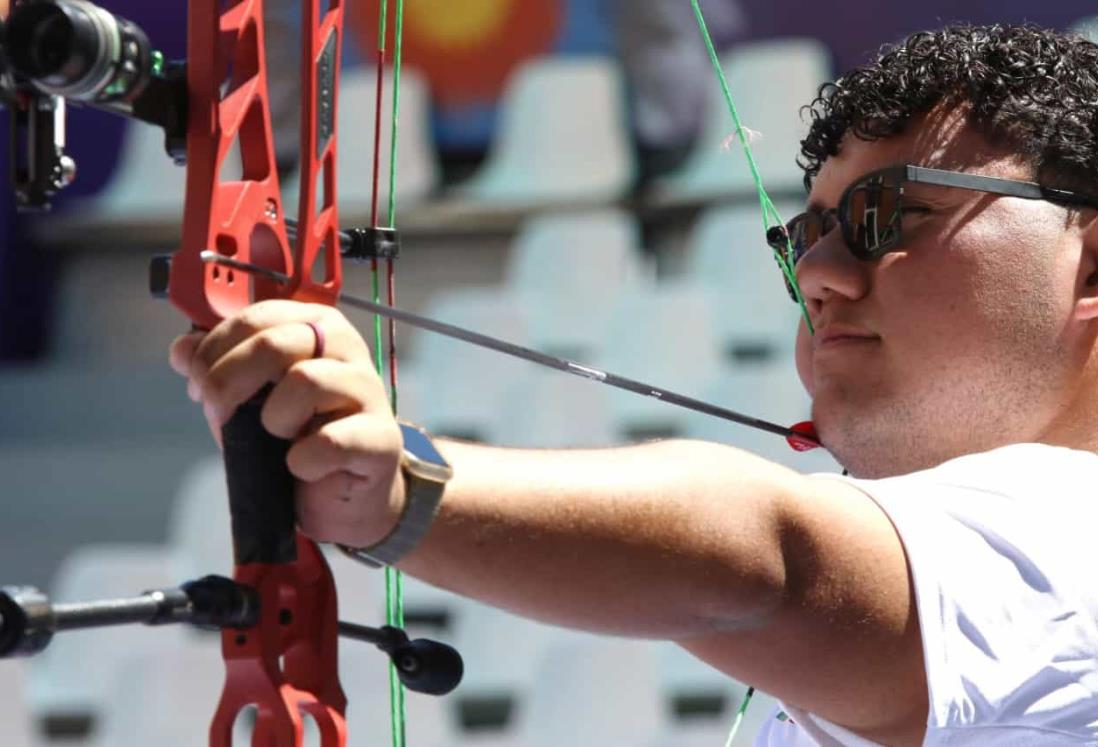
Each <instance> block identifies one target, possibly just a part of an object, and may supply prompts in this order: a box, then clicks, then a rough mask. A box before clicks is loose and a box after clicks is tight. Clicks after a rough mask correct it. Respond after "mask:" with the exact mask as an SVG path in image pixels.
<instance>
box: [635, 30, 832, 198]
mask: <svg viewBox="0 0 1098 747" xmlns="http://www.w3.org/2000/svg"><path fill="white" fill-rule="evenodd" d="M721 66H722V67H723V68H724V72H725V76H726V77H727V78H728V85H729V87H730V88H731V90H732V96H733V98H734V99H735V102H736V109H737V112H738V113H739V115H740V119H741V121H742V122H743V125H744V127H745V128H747V129H748V130H750V131H752V132H754V133H757V135H755V136H751V137H752V139H751V141H750V145H751V149H752V151H753V152H754V155H755V161H756V162H757V164H758V166H759V172H760V175H761V176H762V180H763V184H764V185H765V186H766V188H767V189H768V190H771V191H772V192H775V193H778V192H781V193H787V194H788V193H793V192H798V191H801V190H802V187H801V169H800V168H799V167H798V166H797V164H796V160H795V159H796V156H797V153H798V151H799V147H800V141H801V139H802V138H803V137H804V135H805V133H806V132H807V130H808V127H807V125H806V124H805V123H804V122H803V121H802V119H801V114H800V110H801V107H803V106H804V105H806V104H808V103H809V102H810V101H812V99H813V98H815V96H816V91H817V89H818V87H819V86H820V84H821V83H823V82H825V81H827V80H830V78H831V58H830V53H829V52H828V50H827V48H826V47H825V46H824V45H823V44H822V43H821V42H819V41H817V40H815V39H776V40H768V41H759V42H751V43H748V44H742V45H740V46H738V47H736V48H735V49H734V50H733V51H732V52H730V53H729V54H727V55H725V56H724V57H723V58H722V60H721ZM734 133H735V125H734V124H733V121H732V116H731V114H730V113H729V111H728V106H727V104H726V103H725V99H724V95H723V93H722V92H721V90H720V87H719V86H718V85H717V83H716V81H714V82H713V85H712V88H711V94H710V97H709V108H708V113H707V118H706V123H705V125H704V127H703V131H702V133H701V135H700V136H699V138H698V142H697V143H696V144H695V146H694V148H693V150H692V151H691V154H690V156H689V157H688V158H687V160H686V162H685V163H684V164H683V165H682V166H681V167H680V168H679V169H677V170H676V171H675V172H674V173H672V174H669V175H668V176H666V177H663V178H661V179H658V180H657V181H656V184H655V185H654V195H655V196H656V197H657V198H658V199H660V200H663V201H668V202H688V201H697V200H705V199H712V198H714V197H724V196H728V195H737V196H749V195H753V194H754V183H753V181H752V179H751V173H750V171H749V170H748V166H747V159H746V157H745V156H744V154H743V147H742V144H741V143H740V142H739V140H738V139H737V138H735V137H734Z"/></svg>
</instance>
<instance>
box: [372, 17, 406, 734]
mask: <svg viewBox="0 0 1098 747" xmlns="http://www.w3.org/2000/svg"><path fill="white" fill-rule="evenodd" d="M388 6H389V0H379V2H378V23H377V28H378V33H377V48H378V51H379V52H381V55H379V56H380V58H381V59H382V60H384V50H385V48H386V43H387V31H388V28H387V26H388V24H387V21H388V18H387V16H388ZM394 26H395V27H394V33H393V36H394V39H393V47H394V51H393V121H392V128H391V131H390V135H389V137H390V140H389V204H388V215H387V221H386V222H387V224H388V227H389V228H396V175H397V155H396V149H397V121H398V119H399V113H400V62H401V53H402V51H403V44H402V42H403V36H404V0H396V19H395V24H394ZM383 79H384V76H383V75H382V76H381V77H379V80H383ZM380 155H381V154H380V153H375V154H374V158H375V159H376V158H378V157H380ZM375 199H376V198H375ZM388 261H389V262H392V261H393V260H391V259H390V260H388ZM378 264H379V263H377V262H376V261H375V262H374V265H373V272H372V276H373V277H372V284H373V296H374V302H375V303H381V279H380V273H379V272H378ZM382 337H383V335H382V321H381V317H380V316H375V317H374V351H375V356H376V361H375V366H376V368H377V371H378V373H379V374H381V373H383V372H384V371H385V356H384V354H383V353H382V344H383V341H382ZM389 365H390V366H392V365H393V361H392V359H391V358H390V360H389ZM390 376H392V372H391V371H390ZM390 380H391V381H393V386H391V387H390V389H389V397H390V402H389V404H390V406H391V408H392V410H393V414H394V415H395V414H396V412H397V390H396V386H395V384H396V382H395V378H391V379H390ZM385 618H386V623H387V624H388V625H392V626H393V627H397V628H403V627H404V575H403V574H402V573H401V572H400V571H398V570H397V569H396V568H392V567H387V568H386V569H385ZM406 718H407V713H406V708H405V703H404V685H403V683H401V681H400V677H399V676H398V675H397V670H396V666H395V665H393V664H390V665H389V722H390V734H391V735H392V745H393V747H405V743H406V734H405V722H406Z"/></svg>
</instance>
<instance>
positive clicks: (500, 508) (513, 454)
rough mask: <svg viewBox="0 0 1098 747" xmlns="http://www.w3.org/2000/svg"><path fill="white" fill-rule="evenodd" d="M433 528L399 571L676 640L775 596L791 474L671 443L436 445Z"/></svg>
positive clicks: (750, 459)
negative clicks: (441, 471)
mask: <svg viewBox="0 0 1098 747" xmlns="http://www.w3.org/2000/svg"><path fill="white" fill-rule="evenodd" d="M439 447H440V450H441V451H442V452H443V453H444V455H445V456H446V458H447V459H448V460H449V461H450V463H451V464H452V465H453V467H454V478H453V480H452V481H451V482H450V484H449V485H448V486H447V489H446V495H445V497H444V499H443V503H442V507H441V511H440V513H439V517H438V520H437V522H436V524H435V526H434V527H433V528H432V530H431V532H430V533H429V535H428V536H427V538H426V540H425V541H424V543H423V544H422V545H421V547H420V548H419V549H417V550H416V551H415V552H414V553H413V554H412V555H411V556H410V557H408V558H407V559H405V560H404V561H403V562H402V563H400V567H401V568H402V569H404V570H405V571H407V572H408V573H410V574H411V575H413V576H416V577H419V578H422V579H424V580H425V581H427V582H429V583H433V584H436V585H438V586H441V587H443V588H448V589H451V590H453V591H456V592H458V593H461V594H464V595H467V596H472V597H476V598H479V599H482V600H484V601H486V602H488V603H490V604H495V605H498V606H501V607H504V608H507V609H510V610H513V611H515V612H518V613H520V614H523V615H527V616H530V617H535V618H539V619H542V620H546V621H549V622H553V623H557V624H562V625H569V626H575V627H580V628H585V629H590V630H599V631H604V632H610V633H618V634H624V635H632V636H652V637H667V638H681V637H689V636H691V635H696V634H703V633H709V632H713V631H714V630H716V629H727V628H732V627H736V626H740V625H751V624H752V623H753V621H757V620H759V619H761V618H764V617H765V616H766V614H767V613H768V612H769V611H770V610H772V609H773V608H774V606H775V605H776V604H777V602H778V601H779V600H780V598H781V596H782V593H783V589H784V583H785V563H784V560H783V554H782V542H781V531H780V524H781V522H780V516H781V511H780V505H781V502H782V499H783V497H784V496H786V495H788V494H789V492H790V491H794V490H797V489H798V486H799V481H801V480H802V479H803V478H802V477H800V476H799V475H797V474H796V473H793V472H790V471H788V470H786V469H784V468H782V467H779V466H777V465H774V464H772V463H769V462H766V461H764V460H762V459H759V458H758V457H755V456H752V455H750V454H748V453H746V452H743V451H739V450H737V449H732V448H730V447H723V446H717V445H714V444H706V443H701V442H693V441H666V442H659V443H651V444H645V445H641V446H634V447H628V448H620V449H607V450H584V451H579V450H577V451H528V450H511V449H496V448H491V447H481V446H473V445H468V444H460V443H454V442H445V441H443V442H441V443H440V444H439Z"/></svg>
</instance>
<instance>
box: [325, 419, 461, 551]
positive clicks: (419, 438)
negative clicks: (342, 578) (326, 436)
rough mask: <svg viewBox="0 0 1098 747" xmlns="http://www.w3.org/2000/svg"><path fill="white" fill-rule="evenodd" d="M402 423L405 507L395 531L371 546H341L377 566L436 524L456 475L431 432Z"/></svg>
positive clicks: (409, 547)
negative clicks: (435, 443) (441, 504)
mask: <svg viewBox="0 0 1098 747" xmlns="http://www.w3.org/2000/svg"><path fill="white" fill-rule="evenodd" d="M398 425H399V426H400V432H401V435H402V436H403V438H404V453H403V454H402V456H401V463H400V469H401V472H402V473H403V474H404V510H403V511H401V513H400V518H399V519H397V523H396V526H394V527H393V530H392V531H391V532H389V534H387V535H386V536H385V537H383V538H382V539H380V540H378V541H377V542H375V543H374V544H372V545H370V546H369V547H349V546H347V545H340V546H339V549H340V550H342V551H343V553H344V554H345V555H347V556H348V557H351V558H354V559H355V560H357V561H359V562H361V563H365V564H366V565H368V566H371V567H373V568H381V567H383V566H387V565H392V564H393V563H395V562H396V561H398V560H400V559H401V558H403V557H404V556H405V555H407V554H408V553H410V552H411V551H412V550H413V549H415V547H416V545H418V544H419V543H420V541H421V540H422V539H423V538H424V537H425V536H426V534H427V531H428V530H429V529H430V528H431V525H432V524H433V523H434V521H435V516H436V515H437V514H438V506H439V504H440V503H441V502H442V493H443V491H444V490H445V489H446V483H447V481H449V479H450V477H452V476H453V474H454V471H453V469H451V467H450V465H449V464H447V463H446V460H445V459H443V458H442V455H441V454H439V453H438V449H436V448H435V445H434V444H433V443H432V442H431V437H430V436H428V435H427V431H425V430H423V429H422V428H420V427H419V426H416V425H412V424H411V423H405V422H399V423H398Z"/></svg>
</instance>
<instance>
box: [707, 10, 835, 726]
mask: <svg viewBox="0 0 1098 747" xmlns="http://www.w3.org/2000/svg"><path fill="white" fill-rule="evenodd" d="M690 5H691V7H692V8H693V9H694V17H695V18H696V19H697V21H698V30H699V31H700V32H701V36H702V41H704V42H705V49H706V51H707V52H708V53H709V61H710V62H711V63H712V64H713V70H714V72H716V74H717V80H718V81H719V82H720V86H721V93H723V94H724V101H725V103H726V104H727V105H728V111H729V113H730V114H731V115H732V123H733V124H734V125H735V132H736V137H737V138H738V139H739V141H740V145H741V146H742V147H743V154H744V157H745V158H746V159H747V167H748V169H750V170H751V179H752V181H754V183H755V191H756V192H757V193H758V195H759V207H760V208H761V209H762V217H763V235H764V236H765V235H766V234H767V232H769V231H770V229H771V228H774V227H776V226H777V227H783V230H784V226H785V223H784V221H782V218H781V216H780V215H779V214H778V209H777V208H776V207H774V203H773V202H772V201H771V199H770V195H768V194H767V193H766V188H765V187H764V186H763V183H762V176H760V174H759V167H758V164H756V163H755V154H754V153H752V152H751V143H750V142H749V141H748V136H747V131H746V130H745V129H744V126H743V122H741V121H740V113H739V111H738V110H737V109H736V102H735V100H734V99H733V98H732V89H731V88H729V86H728V79H727V78H726V77H725V74H724V68H723V67H722V66H721V61H720V58H719V57H718V56H717V49H716V47H714V46H713V37H712V36H711V35H710V33H709V26H708V25H707V24H706V22H705V16H704V15H703V14H702V10H701V5H700V3H699V0H690ZM772 251H773V254H774V259H775V261H776V262H777V263H778V267H779V268H780V269H781V271H782V275H784V276H785V279H786V281H787V282H788V283H789V287H790V288H792V289H793V294H794V296H796V300H797V305H798V306H800V309H801V316H802V317H803V318H804V323H805V326H807V328H808V332H809V334H812V333H814V330H813V328H812V320H811V319H810V318H809V316H808V308H807V307H806V306H805V303H804V294H802V293H801V286H800V285H799V284H798V283H797V274H796V272H795V271H794V269H793V246H792V245H791V244H790V241H789V236H788V234H786V236H785V251H784V252H783V251H780V250H779V249H777V248H774V249H773V250H772ZM754 694H755V688H754V687H748V688H747V692H746V693H744V696H743V700H742V701H740V705H739V708H737V709H736V715H735V718H734V719H733V721H732V728H731V730H730V731H729V733H728V739H727V740H726V741H725V747H731V745H732V742H733V741H734V740H735V738H736V734H737V732H739V730H740V725H741V724H742V723H743V717H744V714H745V713H747V707H748V706H749V705H750V704H751V698H752V697H753V696H754Z"/></svg>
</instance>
